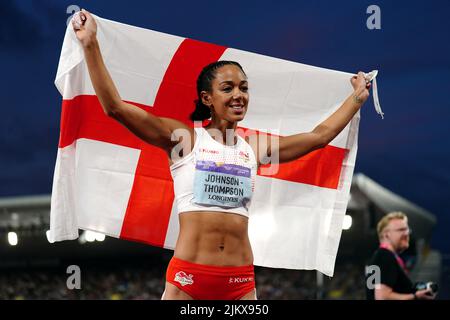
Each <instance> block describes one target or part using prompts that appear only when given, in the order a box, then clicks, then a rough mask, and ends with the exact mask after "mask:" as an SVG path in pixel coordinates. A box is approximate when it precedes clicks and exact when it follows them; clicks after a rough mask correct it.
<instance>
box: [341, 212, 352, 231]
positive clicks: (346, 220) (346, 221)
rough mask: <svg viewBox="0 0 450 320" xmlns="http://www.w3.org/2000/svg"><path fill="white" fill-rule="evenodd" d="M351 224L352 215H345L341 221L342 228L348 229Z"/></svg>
mask: <svg viewBox="0 0 450 320" xmlns="http://www.w3.org/2000/svg"><path fill="white" fill-rule="evenodd" d="M351 226H352V216H349V215H345V216H344V221H342V230H348V229H350V228H351Z"/></svg>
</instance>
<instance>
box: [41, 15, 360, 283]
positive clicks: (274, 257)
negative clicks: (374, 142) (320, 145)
mask: <svg viewBox="0 0 450 320" xmlns="http://www.w3.org/2000/svg"><path fill="white" fill-rule="evenodd" d="M97 25H98V33H97V37H98V41H99V44H100V48H101V51H102V54H103V58H104V60H105V63H106V66H107V68H108V70H109V72H110V74H111V76H112V78H113V80H114V83H115V85H116V87H117V89H118V91H119V93H120V95H121V98H122V99H123V100H125V101H127V102H129V103H132V104H134V105H136V106H137V107H139V108H142V109H144V110H146V111H147V112H151V113H152V114H154V115H157V116H163V117H170V118H175V119H178V120H181V121H183V122H185V123H188V124H190V125H192V123H191V122H190V120H189V119H188V118H189V115H190V114H191V112H192V111H193V110H194V100H195V99H196V88H195V85H196V79H197V76H198V74H199V73H200V71H201V69H202V68H203V67H204V66H205V65H207V64H208V63H211V62H213V61H217V60H234V61H237V62H239V63H240V64H241V65H242V66H243V68H244V70H245V72H246V73H247V76H248V80H249V88H250V90H249V92H250V103H249V106H248V112H247V115H246V118H245V120H244V121H242V122H241V123H240V124H239V125H240V127H242V128H250V129H255V130H259V131H264V132H277V133H278V134H279V135H282V136H286V135H291V134H296V133H300V132H307V131H311V130H312V129H313V128H314V127H315V126H316V125H317V124H319V123H320V122H321V121H322V120H324V119H325V118H327V117H328V116H329V115H330V114H332V113H333V112H334V111H335V110H336V109H337V108H338V107H339V106H340V105H341V104H342V102H343V101H344V100H345V99H346V98H347V97H348V96H349V95H350V94H351V92H352V91H353V89H352V86H351V84H350V78H351V77H352V74H350V73H344V72H339V71H334V70H328V69H323V68H318V67H314V66H309V65H304V64H300V63H295V62H291V61H286V60H281V59H277V58H273V57H268V56H264V55H260V54H255V53H251V52H247V51H241V50H237V49H232V48H226V47H223V46H219V45H215V44H210V43H205V42H200V41H196V40H192V39H186V38H183V37H178V36H174V35H169V34H165V33H161V32H155V31H152V30H147V29H142V28H137V27H133V26H129V25H125V24H122V23H117V22H114V21H110V20H105V19H101V18H98V17H97ZM55 84H56V87H57V88H58V90H59V92H60V93H61V95H62V98H63V102H62V112H61V131H60V139H59V146H58V155H57V159H56V166H55V173H54V180H53V191H52V199H51V212H50V235H49V239H50V240H51V241H61V240H69V239H76V238H77V237H78V229H84V230H92V231H97V232H101V233H104V234H106V235H109V236H112V237H117V238H121V239H126V240H132V241H139V242H144V243H148V244H150V245H154V246H159V247H164V248H168V249H173V248H174V246H175V241H176V239H177V235H178V228H179V226H178V213H177V212H176V209H175V206H174V205H173V201H174V194H173V181H172V178H171V175H170V171H169V164H168V159H167V155H166V154H165V153H164V152H163V151H162V150H160V149H158V148H156V147H154V146H152V145H149V144H147V143H145V142H144V141H142V140H140V139H139V138H137V137H136V136H134V135H133V134H132V133H131V132H130V131H128V130H127V129H126V128H125V127H124V126H122V125H121V124H120V123H118V122H117V121H115V120H113V119H112V118H108V117H107V116H106V115H105V114H104V113H103V110H102V108H101V106H100V104H99V101H98V99H97V97H96V95H95V92H94V89H93V87H92V84H91V81H90V78H89V74H88V70H87V67H86V63H85V61H84V55H83V50H82V48H81V46H80V44H79V42H78V40H77V39H76V37H75V33H74V32H73V30H72V27H71V26H70V25H69V26H68V28H67V30H66V35H65V38H64V43H63V46H62V51H61V58H60V62H59V66H58V72H57V75H56V80H55ZM358 124H359V113H358V114H357V115H356V116H355V117H354V119H353V120H352V121H351V123H350V124H349V125H348V126H347V127H346V128H345V129H344V130H343V131H342V132H341V133H340V134H339V135H338V136H337V137H336V138H335V139H334V140H333V141H332V142H331V143H330V144H329V145H328V146H327V147H326V148H324V149H321V150H317V151H314V152H312V153H310V154H308V155H306V156H304V157H302V158H300V159H298V160H296V161H292V162H289V163H286V164H282V165H280V167H279V170H278V172H276V173H273V174H264V173H263V172H261V171H260V172H259V175H258V176H257V179H256V186H255V192H254V195H253V200H252V205H251V208H250V220H249V236H250V241H251V245H252V248H253V252H254V259H255V261H254V262H255V265H259V266H265V267H276V268H288V269H317V270H319V271H321V272H323V273H325V274H327V275H330V276H331V275H332V274H333V270H334V263H335V259H336V254H337V250H338V245H339V240H340V237H341V232H342V221H343V217H344V215H345V211H346V207H347V202H348V196H349V191H350V184H351V180H352V175H353V169H354V165H355V159H356V152H357V135H358Z"/></svg>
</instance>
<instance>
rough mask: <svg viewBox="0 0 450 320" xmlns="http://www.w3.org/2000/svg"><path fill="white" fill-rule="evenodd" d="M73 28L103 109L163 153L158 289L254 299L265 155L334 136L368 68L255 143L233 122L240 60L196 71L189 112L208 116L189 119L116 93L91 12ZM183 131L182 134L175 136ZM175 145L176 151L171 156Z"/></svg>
mask: <svg viewBox="0 0 450 320" xmlns="http://www.w3.org/2000/svg"><path fill="white" fill-rule="evenodd" d="M73 29H74V30H75V33H76V36H77V38H78V40H79V42H80V43H81V45H82V47H83V51H84V56H85V60H86V63H87V67H88V71H89V75H90V78H91V82H92V85H93V87H94V90H95V93H96V95H97V97H98V99H99V101H100V104H101V107H102V108H103V111H104V113H105V114H106V115H107V116H109V117H111V118H113V119H115V120H117V121H119V122H120V123H122V124H123V125H124V126H125V127H127V128H128V129H129V130H130V131H131V132H132V133H134V134H135V135H136V136H137V137H139V138H140V139H142V140H143V141H145V142H146V143H149V144H152V145H154V146H156V147H159V148H161V149H162V150H164V151H165V153H166V154H167V157H168V162H169V164H170V172H171V174H172V178H173V186H174V194H175V200H176V209H177V212H178V214H179V215H178V217H179V225H180V231H179V234H178V239H177V242H176V246H175V252H174V256H173V258H172V259H171V261H170V263H169V265H168V268H167V273H166V284H165V291H164V293H163V297H162V298H163V299H220V300H224V299H225V300H234V299H256V290H255V273H254V267H253V252H252V248H251V245H250V240H249V236H248V217H249V209H250V205H251V200H252V196H253V191H254V187H255V181H256V179H255V177H256V173H257V169H258V167H259V166H260V165H261V163H262V161H261V160H262V158H263V156H265V155H273V154H277V155H278V157H276V159H277V160H276V162H277V163H274V164H275V165H277V164H278V163H282V162H288V161H292V160H295V159H298V158H299V157H301V156H303V155H306V154H308V153H310V152H311V151H313V150H316V149H319V148H324V147H325V146H326V145H327V144H328V143H330V142H331V141H332V140H333V139H334V138H335V137H336V136H337V135H338V134H339V133H340V132H341V131H342V130H343V129H344V128H345V127H346V126H347V124H348V123H349V122H350V121H351V120H352V118H353V116H354V115H355V114H356V113H357V112H358V111H359V109H360V108H361V106H362V104H363V103H364V102H365V101H366V100H367V98H368V96H369V88H370V83H368V82H366V80H365V79H364V74H363V73H362V72H359V73H358V75H357V76H354V77H352V78H351V79H350V82H351V84H352V86H353V88H354V92H353V93H352V94H351V95H350V96H349V97H348V98H347V99H346V100H345V101H344V103H343V104H342V105H341V106H340V107H339V109H337V110H336V111H335V112H334V113H333V114H332V115H331V116H329V117H328V118H327V119H326V120H324V121H323V122H322V123H320V124H319V125H318V126H316V127H315V128H314V129H313V130H312V131H311V132H306V133H299V134H294V135H289V136H285V137H278V140H279V142H278V141H277V143H276V144H274V145H273V146H274V147H273V148H272V144H270V143H269V144H267V145H261V144H259V145H258V144H252V145H251V144H249V142H248V141H249V140H246V139H247V138H248V137H246V138H243V137H241V136H240V135H239V134H238V130H237V125H238V123H239V122H240V121H242V120H243V119H244V117H245V115H246V113H247V110H248V105H249V99H250V97H249V84H248V80H247V75H246V74H245V72H244V70H243V68H242V66H241V65H240V64H239V63H238V62H235V61H216V62H213V63H210V64H208V65H207V66H205V67H204V68H203V70H202V71H201V72H200V75H199V76H198V79H197V98H198V99H197V100H196V108H195V111H194V112H193V114H192V116H191V118H192V120H194V121H203V120H207V119H209V120H210V121H209V122H208V123H206V124H205V125H204V126H203V124H202V125H201V126H194V127H190V126H188V125H187V124H185V123H183V122H180V121H178V120H174V119H171V118H163V117H157V116H155V115H152V114H151V113H149V112H147V111H145V110H143V109H141V108H138V107H136V106H135V105H132V104H129V103H126V102H124V101H122V99H121V97H120V94H119V92H118V91H117V89H116V86H115V85H114V83H113V81H112V79H111V76H110V74H109V72H108V70H107V68H106V66H105V63H104V61H103V58H102V54H101V51H100V47H99V44H98V41H97V37H96V33H97V24H96V21H95V19H94V18H93V16H92V15H90V14H89V13H88V12H87V11H84V10H83V11H82V12H81V13H79V14H77V15H75V17H74V19H73ZM186 107H189V106H186ZM179 130H181V131H183V132H184V133H185V134H184V135H183V139H182V140H181V141H178V140H177V141H174V139H173V137H174V136H176V135H175V132H178V131H179ZM261 135H264V134H261ZM213 136H214V137H215V138H216V139H214V138H213ZM185 137H186V138H185ZM270 141H271V140H270ZM179 145H182V150H183V154H182V156H181V157H176V158H174V157H171V156H172V151H173V150H174V149H176V148H175V147H177V148H178V147H179ZM273 161H275V160H273Z"/></svg>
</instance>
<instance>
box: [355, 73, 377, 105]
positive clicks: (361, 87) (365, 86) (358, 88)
mask: <svg viewBox="0 0 450 320" xmlns="http://www.w3.org/2000/svg"><path fill="white" fill-rule="evenodd" d="M350 82H351V83H352V86H353V89H354V90H355V92H354V95H355V97H356V100H357V101H358V102H359V103H364V102H366V100H367V98H369V95H370V93H369V89H370V87H371V85H372V84H371V83H370V81H369V82H367V81H366V79H365V78H364V72H362V71H360V72H358V75H355V76H353V77H352V78H351V79H350Z"/></svg>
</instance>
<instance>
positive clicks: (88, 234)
mask: <svg viewBox="0 0 450 320" xmlns="http://www.w3.org/2000/svg"><path fill="white" fill-rule="evenodd" d="M84 238H85V239H86V241H87V242H94V241H95V232H93V231H89V230H86V231H85V232H84Z"/></svg>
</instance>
